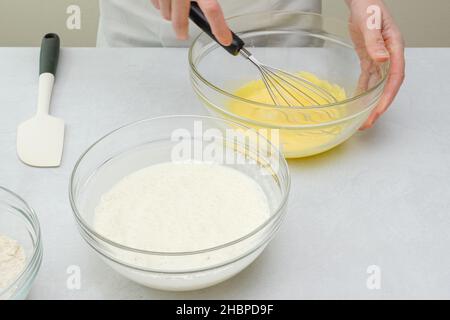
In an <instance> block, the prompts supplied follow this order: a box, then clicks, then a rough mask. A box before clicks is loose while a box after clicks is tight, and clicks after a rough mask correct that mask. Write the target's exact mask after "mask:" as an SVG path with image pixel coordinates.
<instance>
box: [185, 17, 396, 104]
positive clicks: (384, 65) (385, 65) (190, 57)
mask: <svg viewBox="0 0 450 320" xmlns="http://www.w3.org/2000/svg"><path fill="white" fill-rule="evenodd" d="M267 13H275V14H299V15H309V16H317V17H320V18H321V19H323V20H328V21H334V22H335V23H338V24H341V25H346V26H347V27H348V26H350V23H349V22H347V23H346V22H344V21H343V20H340V19H337V18H333V17H329V16H327V15H323V14H321V13H316V12H307V11H301V10H289V11H287V10H268V11H259V12H253V13H246V14H240V15H235V16H231V17H229V18H227V19H226V20H227V21H232V20H233V19H238V18H243V17H250V16H255V15H260V14H267ZM204 34H205V32H201V33H200V34H199V35H198V36H196V37H195V38H194V40H193V41H192V44H191V46H190V47H189V52H188V61H189V68H190V70H191V72H192V73H193V74H194V75H195V76H196V77H197V78H198V79H200V81H202V82H203V83H204V84H205V85H206V86H208V87H209V88H210V89H212V90H214V91H216V92H218V93H220V94H222V95H225V96H228V97H230V98H232V99H233V100H237V101H241V102H244V103H247V104H250V105H255V106H258V107H264V108H268V109H278V110H280V109H281V110H284V109H291V110H292V109H294V110H314V109H328V108H336V107H340V106H343V105H347V104H349V103H352V102H354V101H357V100H360V99H362V98H364V97H366V96H368V95H369V94H371V93H372V92H374V91H376V90H377V89H379V88H380V87H382V86H383V85H384V84H385V83H386V81H387V79H388V76H389V72H388V70H389V69H390V60H388V61H385V62H382V63H380V66H381V67H382V68H383V69H384V70H385V71H386V72H384V74H383V76H382V78H381V80H380V81H378V82H377V83H376V84H375V85H374V86H373V87H371V88H370V89H368V90H365V91H364V92H362V93H359V94H357V95H355V96H353V97H351V98H347V99H345V100H342V101H338V102H333V103H328V104H323V105H311V106H307V107H304V106H277V105H274V104H270V103H263V102H258V101H253V100H250V99H246V98H242V97H239V96H236V95H234V94H232V93H230V92H228V91H226V90H223V89H221V88H219V87H218V86H216V85H214V84H213V83H211V82H209V81H208V80H207V79H205V78H204V77H203V76H202V75H201V73H200V72H199V70H198V69H197V67H196V65H195V63H194V57H193V55H194V53H193V49H194V46H195V45H196V44H197V43H198V41H199V39H200V37H202V36H203V35H204ZM238 34H239V32H238ZM328 40H331V39H328ZM211 41H212V42H213V40H211ZM333 41H334V42H339V43H340V44H341V45H342V46H345V47H347V48H354V46H352V45H351V44H349V43H347V42H343V39H340V41H336V40H335V39H334V40H333ZM217 46H219V45H217ZM191 78H192V76H191Z"/></svg>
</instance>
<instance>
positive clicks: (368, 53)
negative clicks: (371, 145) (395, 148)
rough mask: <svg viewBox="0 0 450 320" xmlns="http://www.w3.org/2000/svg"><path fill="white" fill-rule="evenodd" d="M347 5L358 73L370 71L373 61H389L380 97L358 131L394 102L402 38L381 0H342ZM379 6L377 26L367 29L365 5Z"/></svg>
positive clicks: (402, 62)
mask: <svg viewBox="0 0 450 320" xmlns="http://www.w3.org/2000/svg"><path fill="white" fill-rule="evenodd" d="M346 1H347V4H348V5H349V7H350V11H351V16H350V33H351V36H352V39H353V42H354V44H355V49H356V51H357V53H358V55H359V58H360V60H361V68H362V72H363V73H364V72H366V73H368V74H370V72H371V71H370V70H371V69H372V68H373V66H374V64H377V63H382V62H386V61H387V60H390V70H389V76H388V80H387V83H386V87H385V89H384V92H383V95H382V97H381V100H380V103H379V104H378V105H377V106H376V107H375V109H374V110H373V112H372V114H371V115H370V116H369V118H368V119H367V121H366V123H364V125H363V126H362V127H361V130H365V129H368V128H371V127H372V126H373V124H374V123H375V121H376V120H377V119H378V118H379V117H380V116H381V115H382V114H383V113H384V112H385V111H386V110H387V108H388V107H389V106H390V105H391V104H392V102H393V101H394V98H395V96H396V95H397V93H398V91H399V89H400V87H401V85H402V83H403V80H404V78H405V56H404V51H405V50H404V48H405V46H404V41H403V37H402V35H401V33H400V30H399V28H398V27H397V25H396V24H395V21H394V19H393V18H392V16H391V15H390V13H389V11H388V8H387V7H386V5H385V4H384V3H383V1H382V0H346ZM372 5H375V6H377V7H378V8H380V12H381V19H380V22H381V24H380V26H379V28H369V26H368V24H367V21H368V19H369V17H370V14H369V13H368V8H369V7H370V6H372Z"/></svg>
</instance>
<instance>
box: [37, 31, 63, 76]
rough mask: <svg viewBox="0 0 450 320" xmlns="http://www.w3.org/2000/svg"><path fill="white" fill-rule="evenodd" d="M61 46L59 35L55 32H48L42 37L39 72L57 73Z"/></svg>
mask: <svg viewBox="0 0 450 320" xmlns="http://www.w3.org/2000/svg"><path fill="white" fill-rule="evenodd" d="M59 46H60V41H59V37H58V35H57V34H55V33H48V34H46V35H45V36H44V38H42V44H41V59H40V68H39V74H43V73H51V74H53V75H56V68H57V67H58V59H59Z"/></svg>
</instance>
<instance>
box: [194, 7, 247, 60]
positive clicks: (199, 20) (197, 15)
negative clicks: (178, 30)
mask: <svg viewBox="0 0 450 320" xmlns="http://www.w3.org/2000/svg"><path fill="white" fill-rule="evenodd" d="M189 18H190V19H191V21H192V22H194V23H195V24H196V25H197V26H198V27H199V28H200V29H202V30H203V31H204V32H205V33H206V34H207V35H209V36H210V37H211V38H212V39H213V40H214V41H216V42H217V43H218V44H220V45H221V46H222V47H223V48H224V49H225V50H227V51H228V52H229V53H231V54H232V55H233V56H236V55H238V54H239V51H241V49H242V47H244V45H245V43H244V41H243V40H242V39H241V38H239V37H238V36H237V35H236V34H235V33H234V32H231V33H232V35H233V41H232V42H231V44H230V45H228V46H224V45H222V44H221V43H220V42H219V41H218V40H217V39H216V37H215V36H214V34H213V33H212V30H211V25H210V24H209V22H208V20H207V19H206V17H205V14H204V13H203V11H202V9H200V7H199V5H198V4H197V2H195V1H191V10H190V12H189Z"/></svg>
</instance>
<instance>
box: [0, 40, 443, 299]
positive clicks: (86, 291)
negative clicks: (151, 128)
mask: <svg viewBox="0 0 450 320" xmlns="http://www.w3.org/2000/svg"><path fill="white" fill-rule="evenodd" d="M38 55H39V49H35V48H33V49H16V48H2V49H0V163H1V165H0V185H2V186H5V187H6V188H9V189H11V190H13V191H15V192H17V193H18V194H20V195H21V196H23V197H24V198H25V199H26V200H27V201H28V203H29V204H30V205H31V206H32V207H33V208H34V209H35V210H36V212H37V213H38V215H39V218H40V221H41V225H42V230H43V241H44V260H43V264H42V267H41V270H40V272H39V275H38V277H37V279H36V281H35V284H34V287H33V289H32V291H31V294H30V296H29V298H30V299H78V298H84V299H97V298H100V299H116V298H119V299H122V298H123V299H166V298H174V299H196V298H199V299H202V298H204V299H222V298H231V299H313V298H336V299H340V298H363V299H365V298H369V299H378V298H447V299H449V298H450V89H449V88H450V86H449V81H450V49H409V50H408V51H407V64H408V68H407V79H406V82H405V85H404V87H403V89H402V91H401V92H400V94H399V96H398V99H397V100H396V102H395V103H394V105H393V106H392V108H391V109H390V111H389V112H388V113H387V114H386V115H385V116H384V117H383V118H382V120H381V121H380V122H379V123H378V125H377V126H376V127H375V128H374V129H373V130H370V131H367V132H363V133H358V134H356V135H355V136H354V137H353V138H352V139H351V140H350V141H348V142H347V143H345V144H343V145H342V146H340V147H338V148H336V149H334V150H332V151H331V152H328V153H325V154H322V155H319V156H316V157H312V158H308V159H303V160H295V161H289V165H290V169H291V173H292V191H291V199H290V203H289V207H288V210H289V211H288V215H287V218H286V221H285V223H284V225H283V227H282V228H281V230H280V232H279V234H278V235H277V237H276V238H275V239H274V240H273V242H272V243H271V244H270V245H269V246H268V248H267V250H266V251H265V252H264V253H263V254H262V255H261V257H260V258H259V259H258V260H257V261H256V262H255V263H253V264H252V265H251V266H250V267H249V268H247V269H246V270H245V271H243V272H242V273H241V274H239V275H238V276H236V277H235V278H233V279H231V280H229V281H226V282H225V283H222V284H220V285H217V286H215V287H212V288H209V289H205V290H201V291H196V292H188V293H167V292H160V291H155V290H152V289H148V288H145V287H142V286H140V285H137V284H135V283H133V282H131V281H129V280H127V279H125V278H123V277H121V276H120V275H118V274H116V273H115V272H114V271H112V270H111V269H110V268H109V267H107V266H106V265H105V264H104V263H103V262H102V261H101V260H100V259H99V258H97V256H96V254H95V253H94V252H93V251H92V250H91V249H90V248H89V247H88V246H87V245H86V244H85V243H84V241H83V240H82V238H81V236H80V235H79V234H78V231H77V229H76V226H75V221H74V219H73V216H72V211H71V208H70V205H69V201H68V181H69V175H70V173H71V170H72V168H73V166H74V164H75V161H76V160H77V158H78V156H79V155H80V154H81V153H82V152H83V151H84V150H85V149H86V148H87V147H88V146H89V145H90V144H91V143H93V142H94V141H95V140H96V139H97V138H99V137H100V136H102V135H103V134H105V133H107V132H109V131H111V130H112V129H115V128H116V127H118V126H121V125H123V124H126V123H129V122H132V121H134V120H138V119H142V118H146V117H154V116H157V115H163V114H202V113H205V111H204V110H203V107H202V106H201V104H200V103H199V102H198V100H197V98H196V97H195V96H194V93H193V91H192V90H191V87H190V82H189V77H188V68H187V52H186V50H185V49H63V50H62V53H61V59H60V67H59V70H58V77H57V83H56V87H55V91H54V96H53V108H52V112H53V114H54V115H56V116H58V117H62V118H64V120H65V122H66V142H65V150H64V156H63V162H62V166H61V167H60V168H57V169H36V168H30V167H27V166H25V165H24V164H22V163H21V162H20V161H19V160H18V159H17V156H16V148H15V141H16V127H17V125H18V123H20V122H21V121H23V120H25V119H27V118H29V117H30V116H31V115H32V114H33V112H34V111H35V107H36V96H37V72H38ZM71 265H76V266H79V267H80V270H81V276H82V277H81V289H80V290H69V289H67V286H66V280H67V277H68V274H67V273H66V272H67V268H68V267H69V266H71ZM370 265H377V266H379V267H380V269H381V289H379V290H369V289H368V288H367V286H366V280H367V278H368V277H369V274H367V268H368V266H370Z"/></svg>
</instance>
